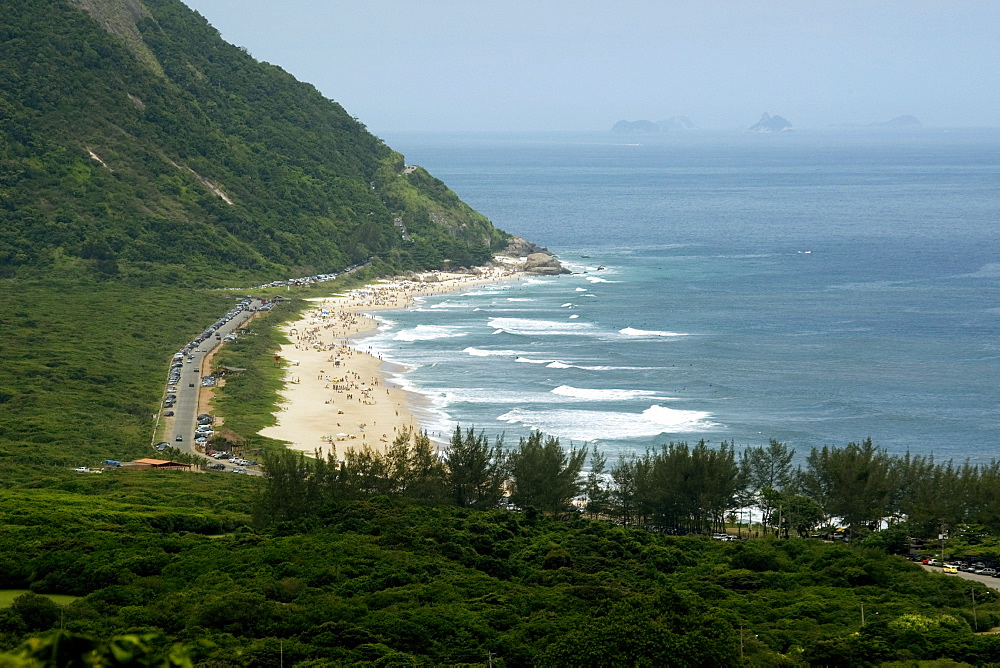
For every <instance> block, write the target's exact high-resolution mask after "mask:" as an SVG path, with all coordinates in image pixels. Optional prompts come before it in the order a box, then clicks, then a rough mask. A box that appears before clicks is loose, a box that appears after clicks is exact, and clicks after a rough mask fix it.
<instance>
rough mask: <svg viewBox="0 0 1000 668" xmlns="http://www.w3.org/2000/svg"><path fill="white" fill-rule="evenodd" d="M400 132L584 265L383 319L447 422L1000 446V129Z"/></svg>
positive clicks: (411, 378)
mask: <svg viewBox="0 0 1000 668" xmlns="http://www.w3.org/2000/svg"><path fill="white" fill-rule="evenodd" d="M386 140H387V142H388V143H389V144H390V145H392V146H393V147H394V148H396V149H397V150H400V151H402V152H404V153H405V154H406V156H407V162H408V163H416V164H421V165H423V166H425V167H427V168H428V169H429V170H430V171H431V173H433V174H434V175H435V176H437V177H439V178H441V179H443V180H444V181H445V182H447V183H448V184H449V186H451V187H452V189H454V190H455V191H456V192H457V193H458V194H459V195H460V196H461V197H462V198H463V199H464V200H465V201H467V202H468V203H470V204H471V205H472V206H473V207H475V208H476V209H478V210H479V211H481V212H483V213H484V214H485V215H487V216H488V217H490V218H491V220H493V221H494V223H495V224H496V225H498V226H499V227H501V228H503V229H506V230H508V231H511V232H513V233H515V234H519V235H522V236H524V237H526V238H529V239H531V240H533V241H535V242H536V243H539V244H541V245H544V246H547V247H548V248H549V249H550V250H552V251H553V252H555V253H556V254H557V255H559V257H560V258H561V259H562V260H563V261H564V262H565V263H566V264H567V265H568V266H569V267H570V268H571V269H572V270H573V271H574V272H575V273H574V274H573V275H570V276H562V277H556V278H535V279H530V280H527V281H524V282H521V283H518V284H509V285H502V286H489V287H486V288H479V289H475V290H472V291H470V292H468V293H465V294H460V295H449V296H446V297H439V298H432V299H428V300H426V301H424V302H423V303H421V304H420V305H419V307H418V308H416V309H413V310H410V311H406V312H394V313H391V314H387V315H386V316H385V317H386V319H387V321H388V322H387V323H386V327H385V329H384V330H383V331H382V333H380V334H379V335H378V336H376V337H375V338H374V339H372V340H370V341H369V342H368V343H369V344H371V345H372V346H373V347H374V348H375V349H377V350H379V351H380V352H381V353H382V354H383V356H385V357H386V358H388V359H391V360H395V361H398V362H401V363H404V364H406V365H408V368H410V370H409V371H407V372H406V373H403V374H400V375H399V377H398V380H399V382H402V383H404V384H406V385H407V386H409V387H411V388H412V389H415V390H417V391H419V392H421V393H423V394H425V395H426V396H427V397H429V399H430V404H431V406H430V408H429V409H428V410H427V413H426V414H425V415H424V419H425V423H426V424H427V425H428V426H429V428H430V429H431V430H432V431H439V432H442V433H447V431H448V430H449V429H451V428H453V427H454V424H455V423H460V424H461V425H463V426H464V427H470V426H474V427H476V428H477V429H482V430H485V431H486V432H487V433H491V434H498V433H505V434H506V436H507V439H508V442H516V439H517V437H518V436H520V435H523V434H525V433H527V431H528V430H529V429H541V430H543V431H545V432H547V433H550V434H554V435H557V436H559V437H561V438H562V439H563V440H564V441H567V440H571V441H573V442H574V443H578V444H579V443H583V442H592V443H596V444H597V445H598V446H599V447H600V448H601V449H602V450H603V451H605V452H606V453H608V454H611V455H615V454H616V453H617V452H619V451H626V452H627V451H642V450H644V449H645V448H646V447H649V446H654V445H657V444H660V443H664V442H667V441H670V440H689V441H690V440H697V439H701V438H704V439H706V440H709V441H711V442H716V443H717V442H719V441H721V440H730V441H735V442H736V443H737V444H738V445H755V444H760V443H766V442H767V440H768V439H769V438H777V439H779V440H782V441H785V442H788V443H789V444H791V445H792V446H793V447H796V448H797V449H799V450H800V451H802V450H805V449H808V448H809V447H810V446H822V445H844V444H846V443H847V442H849V441H852V440H853V441H857V440H860V439H863V438H865V437H869V436H870V437H872V439H873V440H874V441H875V443H876V444H878V445H882V446H885V447H886V448H888V449H889V450H890V451H892V452H900V453H901V452H904V451H906V450H910V451H911V452H915V453H929V452H933V453H935V454H936V455H938V456H939V457H944V458H956V459H963V458H965V457H970V458H972V459H974V460H983V459H990V458H992V457H995V456H997V455H998V454H1000V448H998V446H1000V437H998V427H1000V420H998V408H1000V338H998V334H1000V299H998V296H1000V290H998V289H1000V243H998V239H997V237H998V235H997V232H996V225H997V217H998V213H1000V158H998V156H1000V151H998V149H1000V133H997V132H995V131H962V132H950V133H944V132H932V131H925V132H920V133H912V134H889V135H879V134H872V133H846V132H828V133H813V134H803V133H799V134H793V135H782V136H774V137H770V136H756V135H753V136H751V135H734V134H709V133H705V134H702V133H699V134H693V135H681V136H671V135H666V136H652V137H626V138H621V137H617V136H614V135H610V134H593V135H581V134H535V135H400V136H388V137H386ZM601 267H603V268H601Z"/></svg>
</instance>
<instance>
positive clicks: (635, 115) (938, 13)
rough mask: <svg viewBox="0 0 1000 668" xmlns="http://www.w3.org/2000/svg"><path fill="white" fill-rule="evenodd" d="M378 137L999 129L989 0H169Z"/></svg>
mask: <svg viewBox="0 0 1000 668" xmlns="http://www.w3.org/2000/svg"><path fill="white" fill-rule="evenodd" d="M184 1H185V2H186V3H187V4H188V5H189V6H190V7H192V8H193V9H195V10H197V11H198V12H200V13H201V14H202V15H203V16H204V17H205V18H207V19H208V21H209V22H210V23H211V24H212V25H214V26H215V27H216V28H217V29H218V30H219V31H220V32H221V33H222V36H223V38H225V39H226V40H227V41H229V42H232V43H234V44H237V45H239V46H244V47H246V48H247V49H249V51H250V53H251V54H253V55H254V57H256V58H257V59H259V60H264V61H267V62H270V63H274V64H276V65H280V66H281V67H282V68H284V69H285V70H287V71H288V72H291V73H292V74H293V75H295V76H296V77H297V78H299V79H301V80H303V81H308V82H310V83H312V84H314V85H315V86H316V87H317V88H318V89H319V90H320V91H322V92H323V94H324V95H326V96H327V97H330V98H332V99H334V100H337V101H338V102H340V103H341V104H342V105H343V106H344V107H345V108H346V109H347V111H348V112H350V113H351V114H352V115H355V116H357V117H358V118H360V119H361V121H362V122H364V123H365V124H366V125H367V126H368V127H369V128H370V129H371V130H372V131H373V132H375V133H376V134H378V133H380V132H392V131H411V130H500V131H507V130H605V129H609V128H610V127H611V125H612V124H613V123H614V122H615V121H618V120H621V119H628V120H636V119H648V120H653V121H658V120H663V119H666V118H669V117H670V116H674V115H684V116H688V117H689V118H690V119H691V120H692V121H693V122H694V123H695V124H697V125H699V126H700V127H703V128H734V127H738V126H747V125H751V124H753V123H754V122H756V121H757V119H758V118H759V117H760V114H761V113H762V112H765V111H766V112H769V113H771V114H780V115H781V116H784V117H785V118H787V119H788V120H789V121H791V122H792V124H793V125H795V126H796V127H800V128H816V127H825V126H827V125H831V124H839V123H844V122H858V123H869V122H872V121H884V120H888V119H889V118H892V117H894V116H897V115H900V114H913V115H915V116H917V117H918V118H920V119H921V120H922V121H923V123H924V125H927V126H945V127H959V126H996V125H1000V2H998V1H997V0H885V1H880V0H836V1H835V0H789V1H786V0H747V1H744V0H726V1H723V0H660V1H657V0H609V1H601V2H598V1H596V0H493V1H488V0H184Z"/></svg>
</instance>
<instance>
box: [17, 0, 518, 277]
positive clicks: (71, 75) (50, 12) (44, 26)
mask: <svg viewBox="0 0 1000 668" xmlns="http://www.w3.org/2000/svg"><path fill="white" fill-rule="evenodd" d="M0 16H2V17H3V18H2V20H0V44H2V45H3V48H2V49H0V272H2V276H5V277H13V276H32V275H39V274H42V273H51V272H57V273H59V274H60V275H67V274H69V275H71V276H73V275H81V276H85V275H96V276H99V277H116V278H118V279H123V280H128V281H132V282H142V283H144V284H156V283H160V282H177V281H179V282H181V283H189V284H192V285H195V284H200V285H218V284H219V283H220V282H221V281H223V280H224V282H225V284H229V285H240V284H241V283H242V284H246V282H247V281H254V280H258V279H259V280H272V279H273V278H276V277H286V276H288V275H308V274H312V273H318V272H329V271H336V270H338V269H342V268H343V267H345V266H347V265H350V264H353V263H355V262H358V261H360V260H364V259H367V258H369V257H372V256H378V257H380V258H381V259H383V260H385V261H386V262H388V263H390V265H393V266H398V267H406V266H425V267H436V266H441V265H443V264H444V263H445V261H446V260H450V261H452V262H453V263H454V264H455V265H467V264H472V263H478V262H482V261H483V260H485V259H487V258H488V257H489V256H490V252H491V248H493V249H495V248H496V247H497V246H498V245H500V246H502V245H503V242H504V240H505V239H506V237H507V235H506V234H505V233H503V232H500V231H498V230H496V229H494V228H493V226H492V225H491V224H490V223H489V221H488V220H486V219H485V218H484V217H483V216H481V215H479V214H478V213H476V212H474V211H473V210H472V209H470V208H469V207H468V206H466V205H465V204H463V203H462V202H461V201H460V200H459V199H458V198H457V197H456V196H455V195H454V193H452V192H451V191H450V190H448V189H447V187H445V186H444V184H443V183H441V182H440V181H438V180H437V179H435V178H433V177H432V176H430V175H429V174H427V173H426V172H425V171H424V170H422V169H419V168H418V169H415V170H412V169H405V170H404V164H403V156H401V155H399V154H398V153H395V152H394V151H392V150H391V149H390V148H389V147H388V146H386V145H385V144H384V143H383V142H382V141H381V140H379V139H378V138H377V137H375V136H373V135H372V134H370V133H369V132H367V131H366V129H365V127H364V126H363V125H362V124H361V123H360V122H358V121H357V120H356V119H354V118H352V117H351V116H350V115H349V114H348V113H347V112H346V111H345V110H344V109H343V108H342V107H341V106H340V105H339V104H337V103H336V102H332V101H330V100H328V99H326V98H324V97H323V96H322V95H321V94H320V93H319V92H318V91H317V90H316V89H315V88H313V87H312V86H310V85H308V84H305V83H301V82H299V81H296V80H295V79H294V78H293V77H292V76H291V75H289V74H288V73H287V72H284V71H283V70H282V69H281V68H279V67H276V66H273V65H269V64H266V63H261V62H258V61H256V60H254V59H253V58H252V57H251V56H250V55H248V54H247V53H246V52H245V51H244V50H242V49H240V48H238V47H236V46H233V45H231V44H228V43H226V42H225V41H223V40H222V39H221V37H220V36H219V34H218V32H217V31H216V30H215V29H214V28H212V27H211V26H210V25H209V24H208V23H207V22H206V21H205V20H204V19H203V18H202V17H201V16H200V15H198V14H197V13H195V12H193V11H191V10H190V9H188V8H187V7H186V6H184V5H183V4H182V3H181V2H179V1H178V0H0ZM344 66H347V65H346V64H345V65H344Z"/></svg>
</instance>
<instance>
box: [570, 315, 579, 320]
mask: <svg viewBox="0 0 1000 668" xmlns="http://www.w3.org/2000/svg"><path fill="white" fill-rule="evenodd" d="M579 317H580V316H578V315H571V316H570V317H569V319H570V320H576V319H577V318H579Z"/></svg>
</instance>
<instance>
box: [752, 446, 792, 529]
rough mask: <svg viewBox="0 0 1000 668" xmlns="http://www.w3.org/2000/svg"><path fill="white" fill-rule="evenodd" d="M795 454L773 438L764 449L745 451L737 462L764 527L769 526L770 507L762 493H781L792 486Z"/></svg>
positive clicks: (772, 509)
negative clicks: (761, 516)
mask: <svg viewBox="0 0 1000 668" xmlns="http://www.w3.org/2000/svg"><path fill="white" fill-rule="evenodd" d="M793 457H795V450H790V449H789V448H788V446H787V445H785V444H784V443H780V442H778V441H776V440H774V439H773V438H772V439H771V440H770V442H769V443H768V445H767V447H766V448H765V447H756V448H747V449H746V450H744V451H743V456H742V457H741V458H740V470H741V471H742V473H743V476H744V479H745V480H746V486H747V491H748V492H749V493H750V497H751V499H752V500H753V502H754V503H756V504H757V506H758V507H759V508H760V509H761V512H762V514H763V522H764V525H765V526H770V525H771V523H772V522H771V514H772V513H773V511H774V507H773V506H771V505H770V504H769V503H768V500H767V497H766V496H765V495H764V494H763V492H764V490H767V489H770V490H775V491H777V492H784V491H786V490H787V488H788V486H789V485H790V484H791V482H792V458H793Z"/></svg>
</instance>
